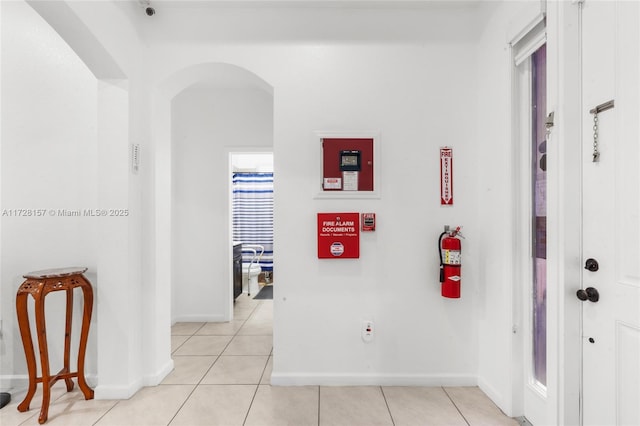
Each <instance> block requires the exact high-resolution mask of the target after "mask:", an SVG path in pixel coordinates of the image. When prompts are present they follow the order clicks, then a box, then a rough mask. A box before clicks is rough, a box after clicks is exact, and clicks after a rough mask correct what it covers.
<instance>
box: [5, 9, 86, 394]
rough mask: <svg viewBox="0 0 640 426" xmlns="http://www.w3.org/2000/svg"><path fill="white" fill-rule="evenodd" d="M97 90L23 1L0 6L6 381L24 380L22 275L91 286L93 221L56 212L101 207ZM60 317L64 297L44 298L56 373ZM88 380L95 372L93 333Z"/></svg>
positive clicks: (78, 308) (80, 64) (60, 345)
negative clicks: (80, 277)
mask: <svg viewBox="0 0 640 426" xmlns="http://www.w3.org/2000/svg"><path fill="white" fill-rule="evenodd" d="M97 89H98V85H97V81H96V78H95V77H94V76H93V74H92V73H91V72H90V71H89V70H88V69H87V67H86V66H85V65H84V63H83V62H82V61H81V60H80V59H79V58H78V57H77V55H76V54H75V53H74V52H73V51H72V50H71V49H70V48H69V46H68V45H67V44H66V43H65V42H64V41H63V40H62V39H61V38H60V37H59V36H58V34H56V32H55V31H54V30H53V29H52V28H51V27H49V25H47V24H46V23H45V21H44V20H43V19H42V18H41V17H40V16H39V15H38V14H37V13H36V12H34V11H33V10H32V9H31V8H30V7H29V6H28V5H26V4H25V3H22V2H3V3H2V106H3V108H2V124H3V125H2V148H1V150H2V155H1V157H2V200H1V201H2V207H1V208H2V211H3V215H2V241H1V243H2V261H1V262H2V275H1V283H2V285H1V288H0V291H1V293H2V297H0V300H2V321H3V333H2V346H1V347H0V348H1V349H0V351H1V352H0V355H1V356H0V359H1V368H2V371H1V373H0V374H2V377H3V378H4V379H7V378H12V377H13V378H23V379H24V378H25V377H26V364H25V362H24V352H23V349H22V344H21V343H20V334H19V331H18V326H17V320H16V314H15V294H16V291H17V289H18V286H19V285H20V284H21V283H22V281H24V279H23V278H22V275H23V274H25V273H27V272H29V271H34V270H38V269H45V268H55V267H64V266H86V267H88V268H89V273H90V274H89V275H88V277H89V278H90V279H92V281H94V284H97V282H96V280H95V277H96V275H95V274H96V271H97V261H98V259H97V244H96V239H95V237H96V232H95V229H96V218H92V217H64V216H62V215H61V214H60V212H59V210H76V209H90V208H95V207H96V206H97V201H98V199H97V192H96V189H97V146H98V145H97V129H96V126H97V99H98V95H97ZM17 209H27V211H31V210H32V209H43V214H44V215H43V216H41V217H33V216H31V217H24V216H17V217H16V216H15V215H16V214H19V213H16V212H15V210H17ZM23 214H27V213H23ZM76 300H77V302H76V304H75V307H76V310H75V319H80V318H81V317H82V315H81V313H82V311H81V306H82V304H81V303H80V301H81V300H82V298H81V297H77V298H76ZM62 312H64V293H63V292H59V293H54V294H52V295H50V296H48V297H47V318H48V323H47V334H48V336H49V353H50V356H51V357H52V362H53V364H52V368H55V366H57V365H59V364H60V363H61V359H62V358H61V356H62V352H63V350H64V346H63V344H64V340H63V339H64V337H63V336H64V334H63V330H64V315H61V313H62ZM32 318H33V317H32ZM94 320H95V316H94ZM94 322H95V321H94ZM74 327H75V326H74ZM75 330H79V327H75ZM76 342H77V339H76ZM87 373H88V374H90V375H95V373H96V353H95V334H93V335H92V338H91V340H90V347H89V358H88V360H87ZM3 386H7V385H3Z"/></svg>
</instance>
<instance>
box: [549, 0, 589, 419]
mask: <svg viewBox="0 0 640 426" xmlns="http://www.w3.org/2000/svg"><path fill="white" fill-rule="evenodd" d="M582 1H583V0H578V1H576V2H548V3H547V8H548V9H547V42H548V44H547V111H554V112H555V123H554V126H553V129H552V131H551V139H552V142H551V143H548V144H547V153H548V155H547V167H548V171H547V185H548V188H547V197H548V199H550V200H556V201H555V202H553V203H550V204H549V205H548V210H547V279H548V281H547V282H548V287H549V288H552V289H554V292H553V294H554V297H553V298H548V299H547V303H548V306H549V311H548V312H549V314H552V315H553V319H552V321H553V323H554V324H555V326H554V327H552V328H548V330H547V333H548V334H547V341H548V342H554V343H553V345H551V350H548V353H549V355H550V358H551V359H550V360H551V363H548V365H547V371H549V370H551V369H553V371H554V374H553V376H554V377H553V381H552V382H549V381H548V384H547V386H548V388H550V389H553V392H554V395H553V396H551V395H550V398H549V407H548V408H549V417H548V420H549V422H550V423H555V424H567V425H570V424H575V425H577V424H581V421H582V419H581V408H580V394H581V381H582V378H581V374H582V367H581V364H582V362H581V357H582V352H581V347H582V340H581V319H582V318H581V315H582V311H581V305H580V303H577V299H576V297H575V291H576V290H577V289H578V288H579V287H580V284H581V276H582V275H581V273H582V224H581V220H578V219H579V218H581V214H582V160H581V159H582V125H581V123H582V121H581V120H582V119H581V104H582V75H581V19H580V18H581V7H582V6H581V4H582ZM548 294H549V293H548ZM550 299H551V300H550ZM549 314H548V316H547V318H549V317H550V316H551V315H549Z"/></svg>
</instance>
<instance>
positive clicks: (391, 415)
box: [380, 386, 396, 426]
mask: <svg viewBox="0 0 640 426" xmlns="http://www.w3.org/2000/svg"><path fill="white" fill-rule="evenodd" d="M380 392H382V398H383V399H384V403H385V405H386V406H387V411H388V412H389V417H390V418H391V424H392V425H393V426H396V422H395V421H394V420H393V414H391V408H389V401H387V396H386V395H385V394H384V389H383V388H382V386H380Z"/></svg>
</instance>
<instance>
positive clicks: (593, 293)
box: [576, 287, 600, 303]
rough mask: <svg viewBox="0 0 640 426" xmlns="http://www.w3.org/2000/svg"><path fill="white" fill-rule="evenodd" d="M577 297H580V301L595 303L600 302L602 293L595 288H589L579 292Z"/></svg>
mask: <svg viewBox="0 0 640 426" xmlns="http://www.w3.org/2000/svg"><path fill="white" fill-rule="evenodd" d="M576 296H578V299H580V300H582V301H583V302H584V301H585V300H588V301H589V302H593V303H595V302H597V301H598V300H600V293H598V290H596V289H595V288H593V287H587V288H586V289H584V290H583V289H580V290H578V291H577V292H576Z"/></svg>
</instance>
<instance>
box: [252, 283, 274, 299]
mask: <svg viewBox="0 0 640 426" xmlns="http://www.w3.org/2000/svg"><path fill="white" fill-rule="evenodd" d="M254 299H257V300H260V299H263V300H264V299H273V286H272V285H265V286H264V287H262V289H261V290H260V291H259V292H258V294H256V296H255V297H254Z"/></svg>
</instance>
